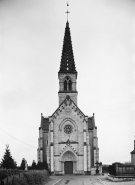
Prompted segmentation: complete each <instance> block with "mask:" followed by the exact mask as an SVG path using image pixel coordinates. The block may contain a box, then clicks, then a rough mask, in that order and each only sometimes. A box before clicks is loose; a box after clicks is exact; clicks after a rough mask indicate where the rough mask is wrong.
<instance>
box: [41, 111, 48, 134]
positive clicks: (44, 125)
mask: <svg viewBox="0 0 135 185" xmlns="http://www.w3.org/2000/svg"><path fill="white" fill-rule="evenodd" d="M40 127H41V128H42V129H43V130H46V131H49V118H44V117H43V115H42V114H41V126H40Z"/></svg>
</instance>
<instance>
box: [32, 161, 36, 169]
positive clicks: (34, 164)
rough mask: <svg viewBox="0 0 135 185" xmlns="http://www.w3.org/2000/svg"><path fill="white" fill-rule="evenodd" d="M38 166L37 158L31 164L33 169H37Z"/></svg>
mask: <svg viewBox="0 0 135 185" xmlns="http://www.w3.org/2000/svg"><path fill="white" fill-rule="evenodd" d="M36 167H37V164H36V162H35V160H33V162H32V166H31V168H32V170H35V169H36Z"/></svg>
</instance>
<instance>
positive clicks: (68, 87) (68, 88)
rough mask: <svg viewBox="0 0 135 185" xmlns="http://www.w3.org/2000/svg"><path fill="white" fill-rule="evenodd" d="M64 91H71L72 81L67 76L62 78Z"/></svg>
mask: <svg viewBox="0 0 135 185" xmlns="http://www.w3.org/2000/svg"><path fill="white" fill-rule="evenodd" d="M64 91H72V81H71V79H70V78H69V77H68V76H67V77H66V78H65V80H64Z"/></svg>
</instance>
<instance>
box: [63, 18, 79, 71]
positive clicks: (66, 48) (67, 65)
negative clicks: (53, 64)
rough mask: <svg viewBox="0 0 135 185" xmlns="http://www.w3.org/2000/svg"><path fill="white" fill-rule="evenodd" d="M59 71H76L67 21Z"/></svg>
mask: <svg viewBox="0 0 135 185" xmlns="http://www.w3.org/2000/svg"><path fill="white" fill-rule="evenodd" d="M59 73H77V71H76V68H75V61H74V54H73V49H72V41H71V35H70V28H69V22H68V21H67V23H66V28H65V35H64V41H63V49H62V56H61V64H60V70H59Z"/></svg>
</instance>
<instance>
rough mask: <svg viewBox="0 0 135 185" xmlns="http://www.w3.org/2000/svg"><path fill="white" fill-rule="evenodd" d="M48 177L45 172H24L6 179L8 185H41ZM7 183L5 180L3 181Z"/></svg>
mask: <svg viewBox="0 0 135 185" xmlns="http://www.w3.org/2000/svg"><path fill="white" fill-rule="evenodd" d="M48 177H49V172H48V171H46V170H33V171H24V172H22V173H21V174H18V175H15V176H11V177H9V178H8V183H7V184H8V185H12V184H14V185H36V184H43V183H44V182H45V181H46V180H47V179H48ZM5 182H7V180H5Z"/></svg>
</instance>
